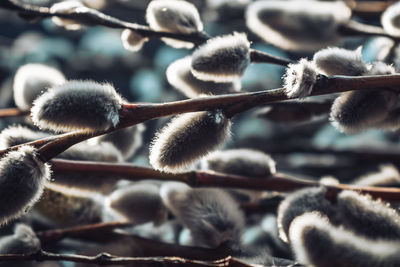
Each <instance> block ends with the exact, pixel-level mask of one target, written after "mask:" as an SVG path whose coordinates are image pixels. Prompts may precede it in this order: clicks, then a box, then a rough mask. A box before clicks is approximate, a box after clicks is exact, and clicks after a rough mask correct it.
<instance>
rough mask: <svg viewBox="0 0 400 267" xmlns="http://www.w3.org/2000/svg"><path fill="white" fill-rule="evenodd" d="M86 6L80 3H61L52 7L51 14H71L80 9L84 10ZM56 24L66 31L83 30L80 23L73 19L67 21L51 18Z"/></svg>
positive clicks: (72, 1) (73, 0)
mask: <svg viewBox="0 0 400 267" xmlns="http://www.w3.org/2000/svg"><path fill="white" fill-rule="evenodd" d="M82 7H84V5H83V4H82V3H81V2H80V1H75V0H68V1H63V2H60V3H55V4H53V5H52V6H51V7H50V12H52V13H63V14H70V13H73V12H75V11H76V9H78V8H82ZM51 20H52V21H53V23H54V24H56V25H57V26H60V27H64V28H65V29H66V30H70V31H76V30H80V29H81V28H82V25H81V24H80V23H79V22H76V21H74V20H72V19H65V18H61V17H57V16H54V17H52V18H51Z"/></svg>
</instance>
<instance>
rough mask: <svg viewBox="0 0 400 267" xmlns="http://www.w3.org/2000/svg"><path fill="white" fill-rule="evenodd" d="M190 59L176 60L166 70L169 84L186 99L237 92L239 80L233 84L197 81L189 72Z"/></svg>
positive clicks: (239, 87) (239, 86) (188, 57)
mask: <svg viewBox="0 0 400 267" xmlns="http://www.w3.org/2000/svg"><path fill="white" fill-rule="evenodd" d="M191 64H192V57H190V56H187V57H184V58H181V59H178V60H176V61H175V62H173V63H172V64H171V65H169V67H168V69H167V72H166V74H167V80H168V82H169V84H171V85H172V86H173V87H175V88H176V89H178V90H179V91H180V92H182V93H183V94H184V95H186V96H187V97H190V98H193V97H197V96H199V95H200V94H212V95H220V94H229V93H235V92H239V91H240V89H241V83H240V80H238V79H237V80H235V81H233V82H223V83H216V82H212V81H208V82H207V81H202V80H200V79H197V78H196V77H195V76H194V75H193V74H192V72H191V70H190V69H191Z"/></svg>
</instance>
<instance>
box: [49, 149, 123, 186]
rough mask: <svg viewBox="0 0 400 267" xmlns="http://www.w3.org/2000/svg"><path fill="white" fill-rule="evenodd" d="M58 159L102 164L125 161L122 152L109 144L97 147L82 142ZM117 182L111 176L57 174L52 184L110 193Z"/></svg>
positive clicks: (76, 173)
mask: <svg viewBox="0 0 400 267" xmlns="http://www.w3.org/2000/svg"><path fill="white" fill-rule="evenodd" d="M57 158H61V159H69V160H89V161H100V162H122V161H123V157H122V155H121V153H120V151H119V150H118V149H117V148H115V146H114V145H112V144H111V143H109V142H101V143H99V144H97V145H91V144H88V143H86V142H82V143H79V144H76V145H74V146H72V147H71V148H69V149H67V150H66V151H64V152H63V153H61V154H60V155H59V156H58V157H57ZM116 181H117V180H116V177H114V176H110V175H106V176H101V175H99V174H85V173H79V172H75V173H73V172H72V173H58V172H55V173H54V175H53V180H52V184H55V185H58V186H64V187H66V188H71V189H79V190H81V191H88V192H102V193H109V192H110V190H111V189H112V187H113V186H114V185H115V183H116Z"/></svg>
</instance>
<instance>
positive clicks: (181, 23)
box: [146, 0, 203, 49]
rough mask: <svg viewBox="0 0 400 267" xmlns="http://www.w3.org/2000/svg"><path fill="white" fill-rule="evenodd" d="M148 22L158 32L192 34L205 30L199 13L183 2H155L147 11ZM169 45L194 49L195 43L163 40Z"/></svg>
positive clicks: (174, 0)
mask: <svg viewBox="0 0 400 267" xmlns="http://www.w3.org/2000/svg"><path fill="white" fill-rule="evenodd" d="M146 20H147V23H148V24H149V26H150V28H152V29H154V30H156V31H165V32H172V33H183V34H192V33H196V32H201V31H202V30H203V23H202V22H201V19H200V15H199V12H198V11H197V9H196V7H195V6H194V5H193V4H192V3H189V2H186V1H181V0H153V1H151V2H150V3H149V5H148V7H147V10H146ZM161 40H163V41H164V42H165V43H166V44H167V45H170V46H172V47H175V48H187V49H190V48H193V46H194V45H193V43H190V42H185V41H178V40H175V39H171V38H162V39H161Z"/></svg>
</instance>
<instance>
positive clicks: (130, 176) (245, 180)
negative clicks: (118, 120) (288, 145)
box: [51, 159, 400, 201]
mask: <svg viewBox="0 0 400 267" xmlns="http://www.w3.org/2000/svg"><path fill="white" fill-rule="evenodd" d="M51 163H52V169H53V171H54V172H55V173H57V172H59V173H72V174H73V173H80V174H91V175H93V174H95V175H96V176H98V177H99V179H101V177H107V178H109V177H116V178H115V179H121V178H122V177H123V178H124V179H127V180H130V181H139V180H144V179H156V180H161V181H179V182H183V183H186V184H188V185H190V186H192V187H220V188H239V189H252V190H269V191H278V192H290V191H294V190H297V189H301V188H305V187H312V186H320V183H319V182H314V181H309V180H304V179H298V178H294V177H290V176H287V175H283V174H276V175H274V176H270V177H260V178H249V177H243V176H238V175H231V174H226V173H217V172H211V171H189V172H182V173H165V172H160V171H157V170H154V169H151V168H147V167H139V166H134V165H131V164H127V163H121V164H117V163H105V162H89V161H87V162H86V161H73V160H60V159H54V160H52V161H51ZM144 177H145V178H144ZM327 188H328V191H332V192H340V191H342V190H354V191H357V192H360V193H363V194H370V195H371V196H372V197H374V198H381V199H383V200H387V201H400V189H399V188H387V187H361V186H354V185H346V184H340V185H336V186H327Z"/></svg>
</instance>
